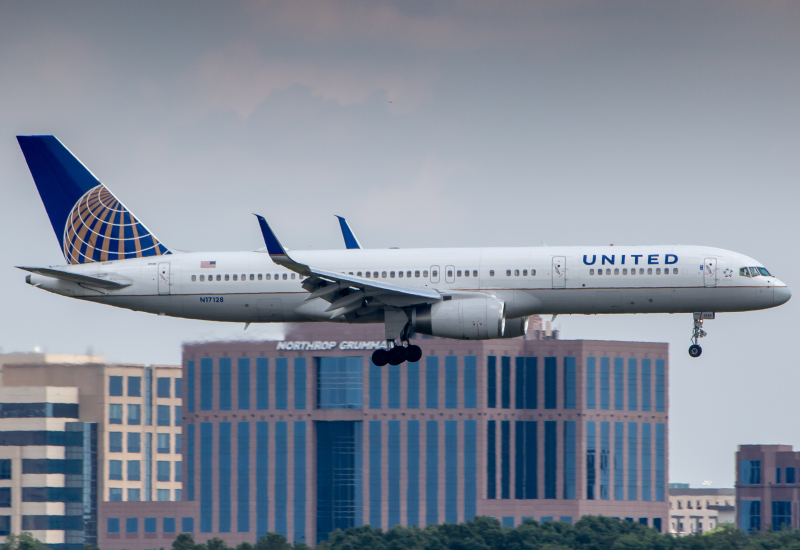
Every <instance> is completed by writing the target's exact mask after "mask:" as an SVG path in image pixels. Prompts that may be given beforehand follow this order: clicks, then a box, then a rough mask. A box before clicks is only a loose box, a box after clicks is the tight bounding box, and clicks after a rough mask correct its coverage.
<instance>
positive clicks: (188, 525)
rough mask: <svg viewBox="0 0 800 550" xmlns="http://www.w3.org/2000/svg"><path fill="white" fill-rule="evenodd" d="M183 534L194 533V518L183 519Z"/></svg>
mask: <svg viewBox="0 0 800 550" xmlns="http://www.w3.org/2000/svg"><path fill="white" fill-rule="evenodd" d="M181 533H194V518H181Z"/></svg>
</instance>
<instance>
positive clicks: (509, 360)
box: [120, 324, 785, 545]
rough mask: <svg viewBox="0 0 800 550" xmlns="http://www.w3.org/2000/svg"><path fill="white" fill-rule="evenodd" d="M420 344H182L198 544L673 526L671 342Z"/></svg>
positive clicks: (341, 339)
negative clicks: (425, 530)
mask: <svg viewBox="0 0 800 550" xmlns="http://www.w3.org/2000/svg"><path fill="white" fill-rule="evenodd" d="M415 343H417V344H418V345H420V346H421V347H422V349H423V352H424V355H423V357H422V359H421V360H420V361H419V362H418V363H404V364H403V365H400V366H397V367H392V366H386V367H376V366H375V365H373V364H372V363H371V361H370V356H371V353H372V350H373V349H374V348H375V346H380V345H382V327H375V326H349V325H336V324H309V325H299V326H297V327H293V328H292V329H291V330H290V332H289V334H288V335H287V337H286V340H285V341H283V342H211V343H200V344H187V345H186V346H184V358H183V369H184V371H185V372H184V374H183V380H184V381H185V384H184V387H183V399H184V401H185V405H184V409H183V418H182V422H183V425H184V427H185V428H184V434H185V435H184V441H183V446H182V453H183V455H184V456H183V482H184V484H185V493H184V502H182V503H180V504H181V505H182V506H183V508H181V511H179V512H176V513H175V514H174V515H175V517H176V518H177V517H179V516H183V517H181V521H179V522H177V523H178V524H179V525H185V526H189V524H190V523H191V527H192V531H191V532H192V533H193V534H194V536H195V538H196V539H198V540H205V539H206V538H211V537H215V536H218V537H220V538H222V539H224V540H226V541H227V542H228V543H229V544H238V543H239V542H244V541H248V542H251V543H252V542H254V541H255V540H256V539H257V538H258V537H259V536H261V535H263V534H265V533H266V532H268V531H269V532H277V533H280V534H282V535H284V536H286V537H287V539H289V540H290V541H294V542H306V543H307V544H310V545H315V544H317V543H318V542H319V541H322V540H325V539H326V538H327V536H328V534H329V533H330V532H331V531H332V530H334V529H337V528H340V529H345V528H347V527H351V526H359V525H364V524H369V525H372V526H375V527H382V528H383V529H390V528H391V527H392V526H394V525H398V524H400V525H418V526H420V527H424V526H426V525H429V524H433V523H442V522H461V521H465V520H469V519H471V518H473V517H475V516H478V515H487V516H492V517H495V518H497V519H498V520H500V521H502V522H503V524H504V525H516V524H519V523H520V522H521V521H523V519H524V518H527V517H532V518H534V519H536V520H541V521H549V520H556V521H558V520H562V521H577V519H579V518H580V517H581V516H582V515H586V514H592V515H596V514H603V515H607V516H614V517H620V518H625V517H634V516H635V517H636V518H637V520H638V521H642V520H645V521H646V522H647V524H648V525H650V526H652V527H655V528H657V529H659V528H661V525H662V522H663V523H664V524H665V522H666V519H667V517H668V515H669V511H668V503H667V501H666V499H665V494H666V489H667V479H666V478H667V475H666V472H667V468H668V460H667V457H668V454H667V453H668V439H667V437H668V430H667V413H668V403H669V399H668V394H667V392H668V386H667V383H666V380H667V372H668V362H667V351H668V350H667V346H666V344H651V343H640V342H636V343H634V342H593V341H562V340H525V339H513V340H500V341H486V342H476V341H453V340H445V339H436V338H424V339H417V340H416V341H415ZM192 506H194V507H195V508H194V510H195V512H192ZM778 511H779V512H781V513H782V512H783V511H785V508H781V509H779V510H778ZM140 519H141V521H144V519H143V518H140ZM190 519H191V520H192V521H191V522H189V521H188V520H190ZM170 525H172V523H170ZM156 528H157V530H158V531H159V532H160V531H161V529H162V526H161V525H158V526H156ZM120 529H124V522H121V527H120Z"/></svg>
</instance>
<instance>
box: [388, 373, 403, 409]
mask: <svg viewBox="0 0 800 550" xmlns="http://www.w3.org/2000/svg"><path fill="white" fill-rule="evenodd" d="M387 368H388V370H389V408H390V409H399V408H400V386H401V385H402V384H401V382H400V365H389V366H388V367H387Z"/></svg>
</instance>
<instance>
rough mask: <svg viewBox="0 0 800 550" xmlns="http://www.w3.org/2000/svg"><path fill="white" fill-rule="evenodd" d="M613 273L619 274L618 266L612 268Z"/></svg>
mask: <svg viewBox="0 0 800 550" xmlns="http://www.w3.org/2000/svg"><path fill="white" fill-rule="evenodd" d="M614 275H619V268H618V267H615V268H614Z"/></svg>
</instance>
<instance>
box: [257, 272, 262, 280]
mask: <svg viewBox="0 0 800 550" xmlns="http://www.w3.org/2000/svg"><path fill="white" fill-rule="evenodd" d="M261 276H262V275H261V273H259V274H258V280H259V281H260V280H261Z"/></svg>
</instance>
